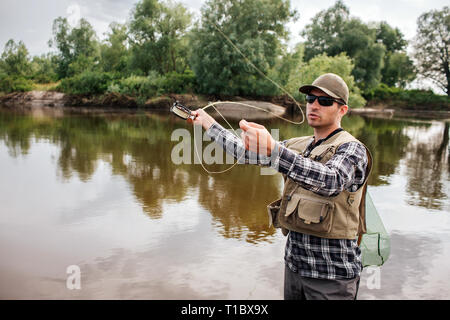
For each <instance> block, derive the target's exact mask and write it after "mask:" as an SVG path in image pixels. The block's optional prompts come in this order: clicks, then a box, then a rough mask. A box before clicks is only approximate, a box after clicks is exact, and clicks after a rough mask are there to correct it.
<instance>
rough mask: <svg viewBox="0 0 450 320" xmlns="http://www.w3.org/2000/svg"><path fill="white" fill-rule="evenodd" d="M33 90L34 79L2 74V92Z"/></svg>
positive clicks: (0, 85)
mask: <svg viewBox="0 0 450 320" xmlns="http://www.w3.org/2000/svg"><path fill="white" fill-rule="evenodd" d="M31 90H33V81H31V80H28V79H25V78H23V77H14V76H7V75H0V92H4V93H10V92H17V91H21V92H25V91H31Z"/></svg>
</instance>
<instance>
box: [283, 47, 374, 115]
mask: <svg viewBox="0 0 450 320" xmlns="http://www.w3.org/2000/svg"><path fill="white" fill-rule="evenodd" d="M353 68H354V65H353V62H352V60H351V59H350V58H349V57H348V56H346V55H345V53H341V54H339V55H337V56H334V57H330V56H328V55H327V54H325V53H324V54H321V55H318V56H316V57H314V58H312V59H311V60H309V61H308V62H306V63H302V64H301V65H299V66H298V67H297V68H295V69H293V70H292V71H291V74H290V77H289V82H288V85H287V89H288V90H289V92H291V93H292V95H293V96H294V97H295V98H296V99H298V100H300V101H304V100H305V99H304V95H303V94H301V93H300V92H299V91H298V88H299V87H300V86H301V85H304V84H308V83H312V82H313V81H314V79H316V78H317V77H318V76H320V75H322V74H324V73H328V72H332V73H335V74H337V75H339V76H340V77H342V79H344V81H345V82H346V83H347V86H348V89H349V91H350V97H349V102H348V105H349V106H350V107H353V108H358V107H362V106H364V105H365V103H366V101H365V100H364V98H363V97H362V96H361V92H360V90H359V88H358V87H357V86H356V83H355V80H354V78H353V75H352V71H353Z"/></svg>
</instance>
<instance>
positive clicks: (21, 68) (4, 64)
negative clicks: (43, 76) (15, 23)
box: [0, 39, 31, 77]
mask: <svg viewBox="0 0 450 320" xmlns="http://www.w3.org/2000/svg"><path fill="white" fill-rule="evenodd" d="M0 69H2V71H3V73H4V74H6V75H9V76H13V77H28V76H29V75H30V71H31V66H30V57H29V54H28V50H27V48H26V46H25V44H24V43H23V42H22V41H19V42H18V43H16V42H15V41H14V40H13V39H10V40H8V42H6V44H5V49H4V51H3V53H2V56H1V61H0Z"/></svg>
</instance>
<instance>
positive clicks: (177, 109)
mask: <svg viewBox="0 0 450 320" xmlns="http://www.w3.org/2000/svg"><path fill="white" fill-rule="evenodd" d="M212 24H213V26H214V28H215V29H216V30H217V31H219V33H220V34H221V35H222V36H223V37H224V38H225V40H227V41H228V43H230V44H231V46H232V47H233V48H234V49H235V50H236V51H237V52H238V53H239V54H240V55H241V56H242V57H243V58H244V60H245V62H247V63H248V64H249V65H251V66H252V67H253V68H254V69H255V70H256V71H258V73H259V74H261V75H262V76H263V77H264V78H265V79H267V80H269V81H270V82H271V83H272V84H273V85H275V86H276V87H277V88H278V89H280V90H281V91H282V92H284V93H285V94H286V95H287V96H288V97H289V98H291V99H292V100H293V101H294V102H295V104H296V105H297V107H298V109H299V110H300V112H301V114H302V121H300V122H295V121H292V120H289V119H286V118H284V117H282V116H279V115H277V114H275V113H274V112H271V111H270V110H266V109H264V108H261V107H257V106H253V105H250V104H247V103H243V102H236V101H217V102H211V103H209V104H208V105H206V106H205V107H203V108H201V109H203V110H206V109H208V108H210V107H212V108H213V109H214V110H215V111H216V112H217V113H218V114H219V115H220V116H221V117H222V119H223V120H224V121H225V122H226V123H227V125H228V126H229V127H230V128H231V130H232V131H233V133H234V135H235V136H236V137H237V138H238V139H240V137H239V136H238V134H237V133H236V131H235V130H234V129H233V126H232V125H231V124H230V123H229V122H228V121H227V119H226V118H225V117H224V116H223V115H222V114H221V113H220V112H219V110H217V108H216V107H215V105H217V104H225V103H227V104H237V105H242V106H246V107H249V108H253V109H257V110H261V111H264V112H267V113H270V114H272V115H274V116H275V117H277V118H279V119H281V120H283V121H286V122H289V123H291V124H302V123H303V122H305V114H304V113H303V110H302V108H301V106H300V104H299V103H298V102H297V100H295V98H294V97H293V96H292V95H291V94H290V93H289V92H288V91H287V90H286V89H284V88H283V87H281V86H280V85H279V84H278V83H276V82H275V81H273V80H272V79H270V78H269V77H268V76H267V75H265V74H264V72H262V71H261V70H260V69H259V68H258V67H256V66H255V65H254V64H253V63H252V62H251V61H250V60H249V59H248V58H247V57H246V56H245V55H244V54H243V53H242V51H241V50H239V48H238V47H237V46H236V45H235V44H234V43H233V41H231V39H230V38H229V37H228V36H227V35H225V34H224V33H223V32H222V30H220V28H219V27H218V26H217V25H216V23H214V22H212ZM170 110H171V111H172V112H173V113H174V114H175V115H177V116H178V117H180V118H182V119H185V120H187V119H192V120H194V119H195V116H194V115H192V114H191V111H190V110H189V109H188V108H186V107H185V106H183V105H181V104H180V103H178V101H177V102H175V103H174V104H173V106H172V107H171V108H170ZM194 149H195V153H196V155H197V158H198V159H199V161H200V165H201V166H202V168H203V169H204V170H205V171H206V172H207V173H209V174H212V173H214V174H218V173H224V172H227V171H228V170H231V169H233V168H234V166H235V165H237V164H238V163H239V160H241V159H242V157H243V156H245V151H244V152H243V153H242V156H241V157H240V158H239V159H237V160H236V163H234V164H233V165H232V166H231V167H229V168H227V169H225V170H222V171H210V170H208V169H207V168H205V166H204V165H203V161H202V158H201V157H200V155H199V154H198V150H197V145H196V143H195V137H194Z"/></svg>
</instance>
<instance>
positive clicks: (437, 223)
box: [0, 109, 450, 299]
mask: <svg viewBox="0 0 450 320" xmlns="http://www.w3.org/2000/svg"><path fill="white" fill-rule="evenodd" d="M232 124H233V125H234V126H235V127H236V123H235V122H234V123H232ZM263 124H265V125H266V126H267V127H268V128H271V129H279V131H278V132H279V139H287V138H290V137H296V136H302V135H306V134H311V133H312V131H311V130H310V129H309V128H308V126H307V125H306V124H303V125H292V124H288V123H286V122H281V121H274V120H272V121H264V122H263ZM342 126H343V127H344V128H345V129H346V130H348V131H349V132H350V133H352V134H353V135H355V136H356V137H357V138H358V139H360V140H361V141H363V142H364V143H365V144H366V145H367V146H368V147H369V148H370V149H371V151H372V154H373V157H374V169H373V172H372V176H371V178H370V180H369V187H368V190H369V192H370V194H371V196H372V199H373V201H374V203H375V206H376V207H377V209H378V211H379V214H380V216H381V218H382V219H383V222H384V225H385V227H386V229H387V231H388V232H389V234H390V236H391V256H390V258H389V260H388V261H387V262H386V263H385V264H384V265H383V266H382V267H381V268H379V269H365V270H364V271H363V273H362V276H361V286H360V292H359V296H358V298H359V299H448V298H449V297H450V232H449V231H450V218H449V217H450V199H449V197H450V161H449V154H450V152H449V130H448V128H449V122H444V121H440V120H435V121H431V120H401V119H373V118H363V117H360V116H351V117H346V118H345V119H344V121H343V123H342ZM174 132H181V133H184V134H193V129H192V127H191V126H189V125H187V124H186V123H185V122H184V121H182V120H179V119H178V118H175V117H173V116H171V115H168V114H160V115H158V114H147V113H144V112H137V113H135V114H123V113H103V114H95V115H93V114H91V115H87V114H67V113H63V112H61V111H48V110H44V109H37V110H34V111H33V112H22V111H20V112H19V111H12V110H8V109H0V177H1V178H0V257H1V259H0V298H2V299H282V297H283V272H284V266H283V254H284V245H285V241H286V239H285V238H284V236H283V235H282V234H281V232H280V231H279V230H275V229H273V228H269V226H268V219H267V213H266V205H267V203H268V202H270V201H272V200H274V199H276V198H277V197H278V196H279V195H280V194H281V188H282V178H281V176H280V175H279V174H267V172H263V171H262V169H261V168H259V167H256V166H251V165H247V166H244V165H237V166H235V167H234V168H233V169H232V170H230V171H228V172H226V173H224V174H213V175H209V174H208V173H206V172H205V171H204V170H203V169H202V167H201V166H200V165H199V164H186V163H183V164H176V163H174V161H173V150H174V148H176V146H177V145H178V146H179V142H180V140H178V139H174V137H175V138H176V135H175V136H174V135H173V133H174ZM172 140H175V141H172ZM203 144H204V145H203V147H204V150H205V151H206V150H207V149H208V148H209V150H211V148H212V147H213V146H212V145H210V144H211V143H210V142H206V141H205V142H203ZM188 145H189V144H188ZM192 150H193V148H192ZM185 152H186V154H187V153H188V152H187V151H185ZM216 152H218V151H217V150H216ZM189 153H191V152H189ZM183 155H185V153H183ZM189 158H190V159H191V160H193V156H192V158H191V155H190V154H189ZM184 159H188V158H184ZM175 162H176V161H175ZM206 167H207V168H208V169H209V170H223V169H225V168H228V167H230V165H226V164H224V165H216V164H212V165H206ZM71 266H72V267H71ZM73 266H75V267H73ZM71 268H76V270H79V271H80V272H81V274H80V277H79V278H77V279H78V280H79V281H78V282H77V281H76V280H73V279H74V278H73V275H74V273H72V272H73V270H74V269H71ZM68 271H69V273H68ZM75 273H76V272H75ZM374 276H376V278H374ZM68 279H69V280H70V281H68ZM374 279H375V280H374ZM78 285H79V286H78ZM70 288H72V289H70ZM77 288H79V289H77Z"/></svg>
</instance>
